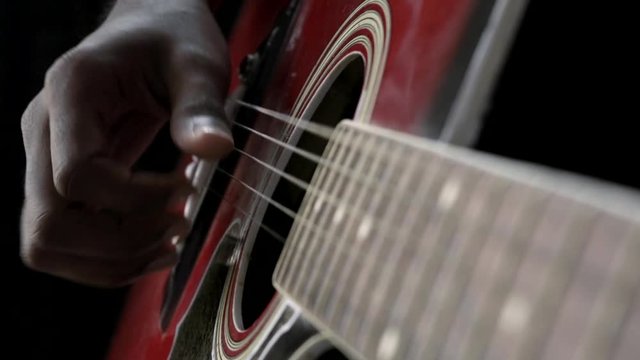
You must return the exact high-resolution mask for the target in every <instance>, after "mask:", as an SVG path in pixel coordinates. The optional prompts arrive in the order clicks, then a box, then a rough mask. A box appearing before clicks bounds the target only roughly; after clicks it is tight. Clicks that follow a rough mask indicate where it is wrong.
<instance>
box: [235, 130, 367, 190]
mask: <svg viewBox="0 0 640 360" xmlns="http://www.w3.org/2000/svg"><path fill="white" fill-rule="evenodd" d="M239 125H241V127H240V128H242V129H244V130H247V131H250V132H252V133H254V134H256V135H258V136H260V137H262V138H263V139H265V140H267V141H269V142H272V143H274V144H275V145H278V146H280V147H282V148H284V149H287V150H290V151H292V152H294V153H296V154H297V155H300V156H301V157H303V158H305V159H307V160H309V161H310V162H312V163H315V164H316V165H318V166H320V165H324V166H325V167H327V168H328V169H330V170H334V171H336V172H337V173H338V174H340V175H346V176H347V177H349V178H350V179H352V180H354V181H356V182H358V183H361V184H362V185H369V184H371V183H373V184H375V185H378V184H376V183H375V181H374V180H372V179H369V178H367V177H363V176H358V174H357V173H354V172H353V171H352V170H351V169H349V168H347V167H343V166H339V164H335V163H333V162H331V161H328V159H330V158H331V157H326V159H325V158H323V157H320V156H318V155H316V154H313V153H311V152H309V151H306V150H304V149H300V148H298V147H296V146H294V145H291V144H287V143H285V142H283V141H281V140H278V139H276V138H274V137H272V136H269V135H267V134H265V133H262V132H259V131H257V130H254V129H252V128H250V127H248V126H245V125H242V124H239ZM336 129H340V127H338V128H336ZM342 141H343V140H342V138H340V139H338V138H336V137H334V138H333V139H332V140H331V142H333V143H334V144H339V145H344V144H343V143H342ZM235 149H236V150H238V148H235Z"/></svg>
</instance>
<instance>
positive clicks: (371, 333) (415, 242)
mask: <svg viewBox="0 0 640 360" xmlns="http://www.w3.org/2000/svg"><path fill="white" fill-rule="evenodd" d="M322 159H323V161H322V162H321V163H320V164H319V166H318V170H317V171H316V173H315V175H314V178H313V180H312V182H311V184H310V186H309V189H308V191H307V196H306V198H305V200H304V201H303V204H302V207H301V211H300V212H299V214H298V216H297V218H296V221H295V223H294V226H293V228H292V230H291V232H290V235H289V238H288V240H287V243H286V246H285V250H284V252H283V255H282V256H281V258H280V261H279V263H278V265H277V268H276V272H275V274H274V283H275V286H276V288H277V289H278V290H279V291H280V292H281V293H282V294H283V295H284V296H285V297H287V298H288V299H290V301H291V302H293V303H294V304H296V305H297V306H298V307H299V308H300V309H302V311H303V312H304V314H305V315H306V316H307V317H308V319H309V320H310V321H311V322H312V323H314V325H316V326H317V327H318V328H320V329H322V330H323V331H324V332H325V333H326V334H327V336H329V337H330V338H332V339H333V340H334V341H335V343H336V344H337V345H338V346H340V347H342V348H343V350H345V351H346V352H347V353H349V354H351V355H352V356H354V357H361V358H367V359H410V358H411V359H436V358H450V359H480V358H493V359H538V358H549V359H560V358H562V359H569V358H576V359H612V358H620V359H623V358H625V359H626V358H633V357H634V356H635V354H637V353H638V352H639V351H640V344H638V342H637V341H636V340H634V336H632V335H633V334H635V337H637V335H638V333H639V331H640V304H639V301H640V300H638V299H637V298H636V293H637V289H638V284H639V282H640V276H639V275H638V274H640V231H639V229H640V225H638V224H639V223H640V199H639V198H638V195H637V194H636V193H634V192H633V191H630V190H626V189H619V188H614V187H612V186H609V185H605V184H600V183H595V182H594V181H592V180H587V179H583V178H578V177H576V176H572V175H566V174H561V173H559V172H554V171H552V170H549V169H544V168H538V167H534V166H532V165H525V164H520V163H517V162H514V161H510V160H506V159H501V158H497V157H493V156H489V155H485V154H479V153H477V152H475V151H472V150H467V149H460V148H454V147H451V146H448V145H445V144H441V143H436V142H432V141H429V140H425V139H422V138H416V137H411V136H408V135H404V134H398V133H395V132H392V131H389V130H384V129H380V128H376V127H373V126H370V125H363V124H358V123H355V122H350V121H343V122H342V123H341V124H340V125H339V126H338V127H337V128H336V130H335V132H334V134H333V136H332V138H331V140H330V142H329V145H328V146H327V148H326V151H325V153H324V155H323V158H322Z"/></svg>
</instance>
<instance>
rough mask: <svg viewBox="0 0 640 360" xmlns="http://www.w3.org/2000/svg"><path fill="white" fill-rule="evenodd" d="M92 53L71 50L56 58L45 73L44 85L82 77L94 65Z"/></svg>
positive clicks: (50, 86)
mask: <svg viewBox="0 0 640 360" xmlns="http://www.w3.org/2000/svg"><path fill="white" fill-rule="evenodd" d="M96 64H97V61H96V58H95V56H94V55H92V54H91V53H90V52H88V51H79V50H72V51H70V52H67V53H66V54H64V55H62V56H61V57H60V58H58V59H57V60H56V61H55V62H54V64H53V65H52V66H51V67H50V68H49V69H48V70H47V73H46V74H45V87H47V88H52V87H56V86H58V85H59V84H61V83H66V82H68V81H70V80H71V81H73V80H74V79H79V78H82V77H83V75H85V74H90V73H91V72H92V71H93V70H94V69H95V67H96Z"/></svg>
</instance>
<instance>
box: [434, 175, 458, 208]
mask: <svg viewBox="0 0 640 360" xmlns="http://www.w3.org/2000/svg"><path fill="white" fill-rule="evenodd" d="M459 195H460V182H458V181H457V180H455V179H451V180H449V181H447V182H446V183H445V184H444V186H443V187H442V190H441V191H440V196H439V197H438V208H440V209H441V210H449V209H450V208H451V207H452V206H453V204H455V202H456V200H458V196H459Z"/></svg>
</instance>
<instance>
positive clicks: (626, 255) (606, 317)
mask: <svg viewBox="0 0 640 360" xmlns="http://www.w3.org/2000/svg"><path fill="white" fill-rule="evenodd" d="M639 236H640V231H638V229H637V228H636V227H634V226H632V225H630V226H629V230H628V233H627V236H626V237H625V241H624V242H625V243H624V244H623V246H620V247H619V248H618V251H617V253H616V257H615V259H614V260H613V267H614V269H613V271H612V272H610V273H609V274H608V275H609V276H608V277H607V280H606V281H605V284H607V288H605V289H604V291H601V292H600V293H599V294H598V297H597V299H596V304H595V309H594V312H595V314H593V315H592V316H591V321H590V322H589V324H588V325H587V333H586V334H585V336H583V337H582V339H583V343H582V344H580V346H579V347H578V355H577V356H576V357H575V358H576V359H587V360H588V359H610V358H611V356H612V355H613V350H614V347H613V345H614V341H615V337H616V335H618V333H619V332H620V331H621V329H622V328H623V322H624V320H625V318H626V314H627V312H628V311H629V310H630V307H631V304H632V303H633V298H634V295H633V294H635V293H637V291H638V287H639V285H640V276H639V275H638V273H637V270H638V269H637V268H638V265H637V264H639V263H640V242H639V241H638V237H639ZM636 296H637V295H636Z"/></svg>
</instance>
